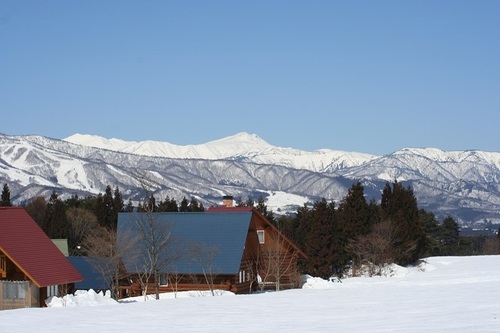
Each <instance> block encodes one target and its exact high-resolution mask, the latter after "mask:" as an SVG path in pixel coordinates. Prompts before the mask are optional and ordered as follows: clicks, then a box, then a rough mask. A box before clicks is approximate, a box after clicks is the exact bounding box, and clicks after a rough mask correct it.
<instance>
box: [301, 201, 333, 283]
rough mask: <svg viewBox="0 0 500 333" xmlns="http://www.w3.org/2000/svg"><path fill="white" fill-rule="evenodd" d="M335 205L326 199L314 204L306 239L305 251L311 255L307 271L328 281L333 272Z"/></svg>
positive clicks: (307, 263)
mask: <svg viewBox="0 0 500 333" xmlns="http://www.w3.org/2000/svg"><path fill="white" fill-rule="evenodd" d="M334 220H335V205H334V204H333V203H331V204H328V203H327V201H326V200H325V199H322V200H320V201H317V202H315V203H314V206H313V209H312V213H311V220H310V222H309V223H310V228H309V231H308V233H307V235H306V238H305V241H306V243H305V250H306V253H307V254H308V255H309V258H308V260H307V262H306V271H307V272H308V273H309V274H311V275H313V276H318V277H322V278H324V279H328V278H329V277H330V276H331V275H332V273H333V271H332V267H333V265H334V258H333V248H332V244H333V229H334V223H335V221H334Z"/></svg>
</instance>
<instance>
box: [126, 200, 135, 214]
mask: <svg viewBox="0 0 500 333" xmlns="http://www.w3.org/2000/svg"><path fill="white" fill-rule="evenodd" d="M133 211H134V204H133V203H132V199H130V198H129V199H128V203H127V207H125V212H127V213H132V212H133Z"/></svg>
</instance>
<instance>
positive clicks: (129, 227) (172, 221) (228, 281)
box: [118, 204, 306, 297]
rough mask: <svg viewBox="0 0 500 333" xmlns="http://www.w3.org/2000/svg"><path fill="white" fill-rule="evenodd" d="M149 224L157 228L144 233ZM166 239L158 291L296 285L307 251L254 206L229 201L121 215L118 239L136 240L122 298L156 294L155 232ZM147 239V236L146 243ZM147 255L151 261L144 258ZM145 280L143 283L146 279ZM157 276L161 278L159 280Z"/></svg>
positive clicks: (247, 290)
mask: <svg viewBox="0 0 500 333" xmlns="http://www.w3.org/2000/svg"><path fill="white" fill-rule="evenodd" d="M145 225H150V226H152V227H153V229H154V230H155V231H154V232H153V233H148V232H144V230H145V229H147V228H145ZM153 234H154V235H156V237H159V238H162V239H165V238H168V241H166V242H159V241H157V245H159V244H160V243H161V244H163V245H164V246H165V248H164V249H162V250H160V251H158V253H157V254H160V256H161V257H163V258H162V259H160V260H159V263H160V264H159V265H158V269H159V271H158V274H159V276H160V278H159V281H160V283H159V286H158V288H159V292H176V291H187V290H211V291H212V292H213V291H214V290H227V291H231V292H234V293H236V294H247V293H252V292H254V291H256V290H259V289H261V290H262V289H275V290H280V289H285V288H294V287H297V286H298V283H299V273H298V272H297V261H298V260H299V259H305V258H306V254H305V253H304V252H302V251H301V250H300V249H299V248H298V247H297V246H296V245H295V244H293V243H292V242H291V241H290V240H289V239H288V238H287V237H285V236H284V235H283V234H282V233H281V232H280V231H279V230H278V229H277V228H276V227H274V226H273V225H272V224H271V222H269V221H268V220H267V219H266V218H265V217H264V216H263V215H262V214H261V213H260V212H259V211H258V210H256V209H255V208H253V207H233V206H232V205H230V204H229V205H226V206H221V207H211V208H209V209H208V210H207V211H205V212H193V213H144V212H143V213H120V214H119V216H118V239H122V241H123V240H124V239H126V238H127V237H128V240H125V241H126V242H129V243H130V242H134V243H135V245H134V250H132V251H129V252H128V254H127V256H126V258H124V261H123V262H124V266H125V268H126V270H127V272H128V273H129V274H130V279H129V281H128V283H126V284H124V285H121V286H120V289H121V292H120V297H128V296H138V295H141V294H143V293H154V290H155V287H156V285H153V283H152V276H153V275H152V274H147V271H150V273H151V267H150V266H149V265H148V263H150V260H149V259H150V258H151V251H149V252H148V251H147V250H145V249H146V248H147V247H149V248H151V235H153ZM144 238H148V239H147V241H146V242H144ZM145 244H147V245H146V246H145ZM145 258H147V260H144V259H145ZM141 280H142V281H141ZM157 280H158V279H157Z"/></svg>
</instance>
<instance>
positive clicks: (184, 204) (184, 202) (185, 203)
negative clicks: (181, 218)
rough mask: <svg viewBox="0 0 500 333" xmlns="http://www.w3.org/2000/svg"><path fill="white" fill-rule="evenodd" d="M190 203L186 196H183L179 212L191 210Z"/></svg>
mask: <svg viewBox="0 0 500 333" xmlns="http://www.w3.org/2000/svg"><path fill="white" fill-rule="evenodd" d="M188 206H189V204H188V201H187V199H186V197H183V198H182V201H181V206H180V207H179V212H189V207H188Z"/></svg>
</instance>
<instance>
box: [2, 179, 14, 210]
mask: <svg viewBox="0 0 500 333" xmlns="http://www.w3.org/2000/svg"><path fill="white" fill-rule="evenodd" d="M10 206H12V203H11V202H10V189H9V185H7V184H4V185H3V190H2V199H1V201H0V207H10Z"/></svg>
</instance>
